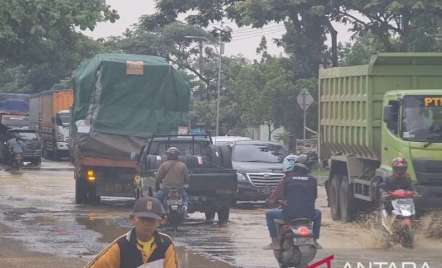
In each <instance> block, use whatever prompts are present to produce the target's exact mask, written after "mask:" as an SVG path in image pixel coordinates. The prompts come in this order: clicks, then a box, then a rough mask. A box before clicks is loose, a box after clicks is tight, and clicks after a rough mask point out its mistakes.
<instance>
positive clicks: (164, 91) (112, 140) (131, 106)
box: [69, 54, 190, 203]
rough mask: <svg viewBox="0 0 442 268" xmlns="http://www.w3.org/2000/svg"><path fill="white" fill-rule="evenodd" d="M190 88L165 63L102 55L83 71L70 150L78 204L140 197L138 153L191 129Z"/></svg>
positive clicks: (77, 86)
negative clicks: (154, 139) (156, 137)
mask: <svg viewBox="0 0 442 268" xmlns="http://www.w3.org/2000/svg"><path fill="white" fill-rule="evenodd" d="M189 105H190V87H189V86H188V85H187V83H186V81H185V80H184V78H183V77H182V76H181V74H180V73H179V72H178V71H177V70H175V69H174V68H173V67H172V66H171V65H170V64H168V63H167V62H166V61H165V60H164V59H163V58H160V57H153V56H145V55H130V54H98V55H96V56H95V57H94V58H92V59H91V60H89V61H87V62H86V63H84V64H83V65H82V66H80V68H79V69H78V71H77V73H76V77H75V80H74V102H73V106H72V111H71V114H72V117H71V123H70V124H71V126H70V132H71V133H70V137H71V138H70V141H69V151H70V154H71V157H72V158H73V162H74V167H75V172H74V177H75V181H76V183H75V201H76V203H83V202H85V203H96V202H99V201H100V197H101V196H114V197H135V187H134V177H135V175H136V173H137V163H136V162H135V161H133V160H132V159H131V153H132V152H135V151H139V150H140V148H141V147H142V145H143V144H144V143H145V142H146V141H147V139H148V137H150V136H151V135H153V133H157V134H176V133H177V132H178V129H179V127H180V126H187V125H188V120H189V119H188V112H189Z"/></svg>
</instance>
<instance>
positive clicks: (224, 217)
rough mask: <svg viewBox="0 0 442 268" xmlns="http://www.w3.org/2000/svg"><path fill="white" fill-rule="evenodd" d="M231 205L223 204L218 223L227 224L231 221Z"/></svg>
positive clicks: (219, 211)
mask: <svg viewBox="0 0 442 268" xmlns="http://www.w3.org/2000/svg"><path fill="white" fill-rule="evenodd" d="M229 216H230V207H229V206H223V207H221V208H220V209H219V210H218V223H219V224H225V223H227V222H228V221H229Z"/></svg>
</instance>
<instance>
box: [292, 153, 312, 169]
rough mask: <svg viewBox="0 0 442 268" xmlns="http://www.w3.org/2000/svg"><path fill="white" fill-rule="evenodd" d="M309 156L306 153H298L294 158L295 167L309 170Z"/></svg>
mask: <svg viewBox="0 0 442 268" xmlns="http://www.w3.org/2000/svg"><path fill="white" fill-rule="evenodd" d="M310 165H311V161H310V157H309V156H308V155H306V154H300V155H298V157H296V160H295V169H297V170H299V169H304V170H305V171H310Z"/></svg>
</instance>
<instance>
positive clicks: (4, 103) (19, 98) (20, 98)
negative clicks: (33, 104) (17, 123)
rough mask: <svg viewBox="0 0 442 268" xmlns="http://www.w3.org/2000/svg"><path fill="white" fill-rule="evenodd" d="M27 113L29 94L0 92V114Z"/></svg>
mask: <svg viewBox="0 0 442 268" xmlns="http://www.w3.org/2000/svg"><path fill="white" fill-rule="evenodd" d="M4 113H10V114H28V113H29V95H28V94H14V93H0V114H4Z"/></svg>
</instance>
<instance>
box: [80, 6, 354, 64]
mask: <svg viewBox="0 0 442 268" xmlns="http://www.w3.org/2000/svg"><path fill="white" fill-rule="evenodd" d="M181 1H183V0H181ZM184 1H185V0H184ZM107 3H108V4H109V5H111V6H112V8H113V9H116V10H117V11H118V13H119V14H120V19H119V20H117V21H116V22H115V23H100V24H99V25H98V26H97V28H96V29H95V30H94V31H93V32H90V31H86V32H85V34H87V35H89V36H92V37H93V38H100V37H107V36H110V35H121V34H122V33H123V32H124V31H125V30H126V28H129V27H130V26H131V25H133V24H134V23H137V22H138V18H139V17H140V16H141V15H145V14H153V13H155V3H154V0H125V1H122V0H107ZM219 25H220V24H215V26H219ZM224 25H225V26H229V27H230V28H232V29H233V41H232V42H230V43H228V44H226V46H225V50H224V53H225V54H226V55H237V54H243V55H244V56H245V57H247V58H250V59H255V58H257V55H256V52H255V49H256V47H258V44H259V41H260V40H261V37H262V36H263V35H265V36H266V38H267V41H268V46H269V51H268V52H269V53H270V54H279V53H281V52H282V51H283V50H282V49H280V48H278V47H276V46H275V45H274V44H272V42H271V39H272V38H279V37H281V35H282V34H283V33H284V26H283V25H278V24H276V23H271V24H269V25H268V26H266V27H264V28H263V29H261V30H255V29H250V28H240V29H238V27H235V24H234V23H231V22H226V23H225V24H224ZM333 26H334V27H335V29H336V30H337V31H338V42H349V41H350V36H351V34H350V33H348V26H345V25H341V24H336V23H334V24H333ZM327 43H328V45H330V42H329V41H328V42H327Z"/></svg>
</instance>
